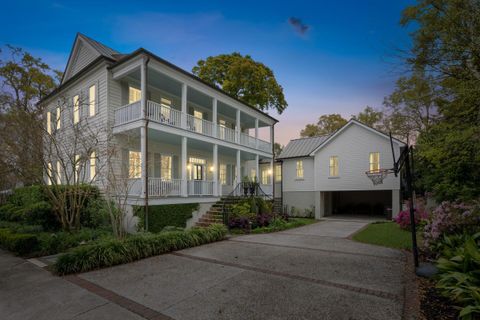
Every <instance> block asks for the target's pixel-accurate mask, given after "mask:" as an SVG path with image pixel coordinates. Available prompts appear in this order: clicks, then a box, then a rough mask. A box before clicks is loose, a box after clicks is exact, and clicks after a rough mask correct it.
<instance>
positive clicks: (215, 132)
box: [212, 98, 218, 137]
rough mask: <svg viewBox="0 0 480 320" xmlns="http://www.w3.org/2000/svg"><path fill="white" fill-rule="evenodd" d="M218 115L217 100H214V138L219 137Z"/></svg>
mask: <svg viewBox="0 0 480 320" xmlns="http://www.w3.org/2000/svg"><path fill="white" fill-rule="evenodd" d="M217 119H218V115H217V98H213V101H212V122H213V128H212V130H213V133H212V136H214V137H217V136H218V132H217V123H218V120H217Z"/></svg>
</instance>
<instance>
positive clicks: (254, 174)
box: [250, 169, 257, 180]
mask: <svg viewBox="0 0 480 320" xmlns="http://www.w3.org/2000/svg"><path fill="white" fill-rule="evenodd" d="M250 179H252V180H256V179H257V170H255V169H250Z"/></svg>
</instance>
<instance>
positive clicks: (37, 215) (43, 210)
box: [21, 201, 60, 230]
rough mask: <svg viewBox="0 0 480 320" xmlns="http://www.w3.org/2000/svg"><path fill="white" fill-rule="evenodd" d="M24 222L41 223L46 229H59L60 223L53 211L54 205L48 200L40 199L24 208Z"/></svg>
mask: <svg viewBox="0 0 480 320" xmlns="http://www.w3.org/2000/svg"><path fill="white" fill-rule="evenodd" d="M21 221H22V222H24V223H26V224H30V225H40V226H42V227H43V229H45V230H58V229H59V228H60V223H59V222H58V219H57V217H56V216H55V214H54V213H53V210H52V206H51V205H50V203H48V202H47V201H39V202H35V203H33V204H30V205H28V206H27V207H26V208H24V209H23V219H21Z"/></svg>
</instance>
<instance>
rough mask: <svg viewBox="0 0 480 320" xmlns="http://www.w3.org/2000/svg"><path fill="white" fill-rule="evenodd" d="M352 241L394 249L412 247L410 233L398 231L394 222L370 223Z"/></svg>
mask: <svg viewBox="0 0 480 320" xmlns="http://www.w3.org/2000/svg"><path fill="white" fill-rule="evenodd" d="M353 240H355V241H358V242H363V243H369V244H375V245H379V246H384V247H389V248H395V249H410V248H411V247H412V236H411V233H410V231H406V230H402V229H400V227H399V226H398V224H396V223H395V222H382V223H372V224H370V225H368V226H367V227H366V228H365V229H363V230H361V231H360V232H358V233H356V234H355V235H354V236H353ZM417 241H418V238H417Z"/></svg>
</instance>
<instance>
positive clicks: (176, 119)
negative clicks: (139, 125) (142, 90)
mask: <svg viewBox="0 0 480 320" xmlns="http://www.w3.org/2000/svg"><path fill="white" fill-rule="evenodd" d="M147 112H148V117H149V119H150V120H151V121H155V122H160V123H163V124H166V125H170V126H174V127H181V121H182V112H181V111H178V110H176V109H174V108H172V107H169V106H165V105H162V104H160V103H156V102H153V101H150V100H149V101H147Z"/></svg>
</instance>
